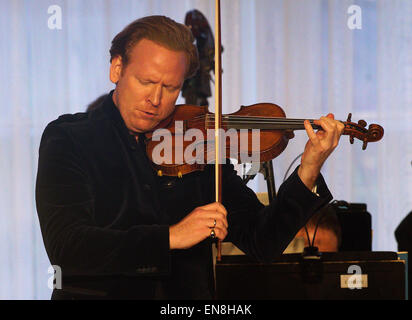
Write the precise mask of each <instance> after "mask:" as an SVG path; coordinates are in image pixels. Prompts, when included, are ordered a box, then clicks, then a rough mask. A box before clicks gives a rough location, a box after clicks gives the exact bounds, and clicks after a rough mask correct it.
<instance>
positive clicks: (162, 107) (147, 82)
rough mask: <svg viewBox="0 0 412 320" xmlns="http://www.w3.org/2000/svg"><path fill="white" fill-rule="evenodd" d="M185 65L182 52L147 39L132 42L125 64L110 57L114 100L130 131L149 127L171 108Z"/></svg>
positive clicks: (167, 114)
mask: <svg viewBox="0 0 412 320" xmlns="http://www.w3.org/2000/svg"><path fill="white" fill-rule="evenodd" d="M186 68H187V59H186V55H185V53H184V52H182V51H172V50H169V49H167V48H165V47H162V46H161V45H159V44H157V43H155V42H153V41H150V40H147V39H142V40H140V41H139V42H138V43H137V44H136V45H135V46H134V48H133V49H132V50H131V52H130V55H129V62H128V64H127V65H126V66H124V65H123V64H122V61H121V58H120V57H115V58H113V59H112V63H111V66H110V80H111V81H112V82H113V83H116V84H117V85H116V89H115V91H114V93H113V101H114V103H115V105H116V106H117V107H118V108H119V111H120V114H121V116H122V118H123V120H124V122H125V124H126V127H127V128H128V129H129V130H130V131H132V132H137V133H142V132H148V131H151V130H152V129H154V128H155V127H156V126H157V125H158V124H159V122H161V121H162V120H164V119H165V118H167V117H168V116H169V115H170V114H171V113H172V112H173V110H174V107H175V103H176V100H177V98H178V96H179V92H180V89H181V88H182V85H183V82H184V76H185V73H186Z"/></svg>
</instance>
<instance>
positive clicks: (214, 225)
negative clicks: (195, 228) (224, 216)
mask: <svg viewBox="0 0 412 320" xmlns="http://www.w3.org/2000/svg"><path fill="white" fill-rule="evenodd" d="M214 227H216V219H213V228H214Z"/></svg>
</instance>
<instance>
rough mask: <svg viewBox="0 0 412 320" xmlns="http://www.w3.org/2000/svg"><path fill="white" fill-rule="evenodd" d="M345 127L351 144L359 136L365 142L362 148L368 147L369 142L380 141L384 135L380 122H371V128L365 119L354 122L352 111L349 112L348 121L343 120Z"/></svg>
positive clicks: (345, 133)
mask: <svg viewBox="0 0 412 320" xmlns="http://www.w3.org/2000/svg"><path fill="white" fill-rule="evenodd" d="M343 124H344V125H345V128H344V129H343V133H342V134H344V135H349V141H350V143H351V144H353V142H354V138H357V139H359V140H361V141H362V142H363V144H362V150H365V149H366V146H367V145H368V143H369V142H375V141H379V140H380V139H382V137H383V132H384V131H383V128H382V127H381V126H380V125H378V124H370V125H369V128H366V126H367V123H366V121H365V120H359V121H358V123H355V122H352V113H349V115H348V119H347V120H346V122H343Z"/></svg>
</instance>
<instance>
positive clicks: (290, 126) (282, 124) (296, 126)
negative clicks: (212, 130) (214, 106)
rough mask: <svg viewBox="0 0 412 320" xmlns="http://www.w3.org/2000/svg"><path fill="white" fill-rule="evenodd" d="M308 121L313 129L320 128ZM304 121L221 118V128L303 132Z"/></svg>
mask: <svg viewBox="0 0 412 320" xmlns="http://www.w3.org/2000/svg"><path fill="white" fill-rule="evenodd" d="M308 120H309V122H310V124H311V125H312V128H313V129H320V128H321V127H320V126H318V125H316V124H314V123H313V121H314V120H313V119H308ZM304 121H305V119H288V118H267V117H266V118H265V117H254V116H253V117H248V116H230V115H226V116H222V126H223V127H225V128H227V129H230V128H234V129H261V130H265V129H267V130H305V126H304V124H303V122H304Z"/></svg>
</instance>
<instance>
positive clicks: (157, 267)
mask: <svg viewBox="0 0 412 320" xmlns="http://www.w3.org/2000/svg"><path fill="white" fill-rule="evenodd" d="M78 150H79V148H76V142H75V141H73V140H72V139H71V138H70V135H69V134H68V132H67V129H66V128H64V127H62V126H60V125H56V124H53V123H51V124H49V125H48V127H47V128H46V130H45V132H44V133H43V136H42V140H41V143H40V150H39V163H38V172H37V181H36V206H37V212H38V217H39V222H40V227H41V231H42V235H43V241H44V244H45V247H46V251H47V253H48V256H49V258H50V261H51V263H52V264H55V265H58V266H59V267H60V268H61V270H62V273H63V274H65V275H114V274H116V275H118V274H120V275H147V274H149V275H163V274H168V273H169V268H170V266H169V263H170V262H169V227H168V226H167V225H134V226H131V227H130V228H129V229H128V230H114V229H109V228H104V227H99V226H97V224H96V223H95V221H94V218H93V217H94V215H95V212H94V210H95V206H94V190H93V185H92V183H91V181H90V176H89V174H88V172H87V170H86V169H85V165H84V161H83V160H82V157H81V154H80V152H79V151H78ZM148 243H150V244H151V245H150V246H149V245H148Z"/></svg>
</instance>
